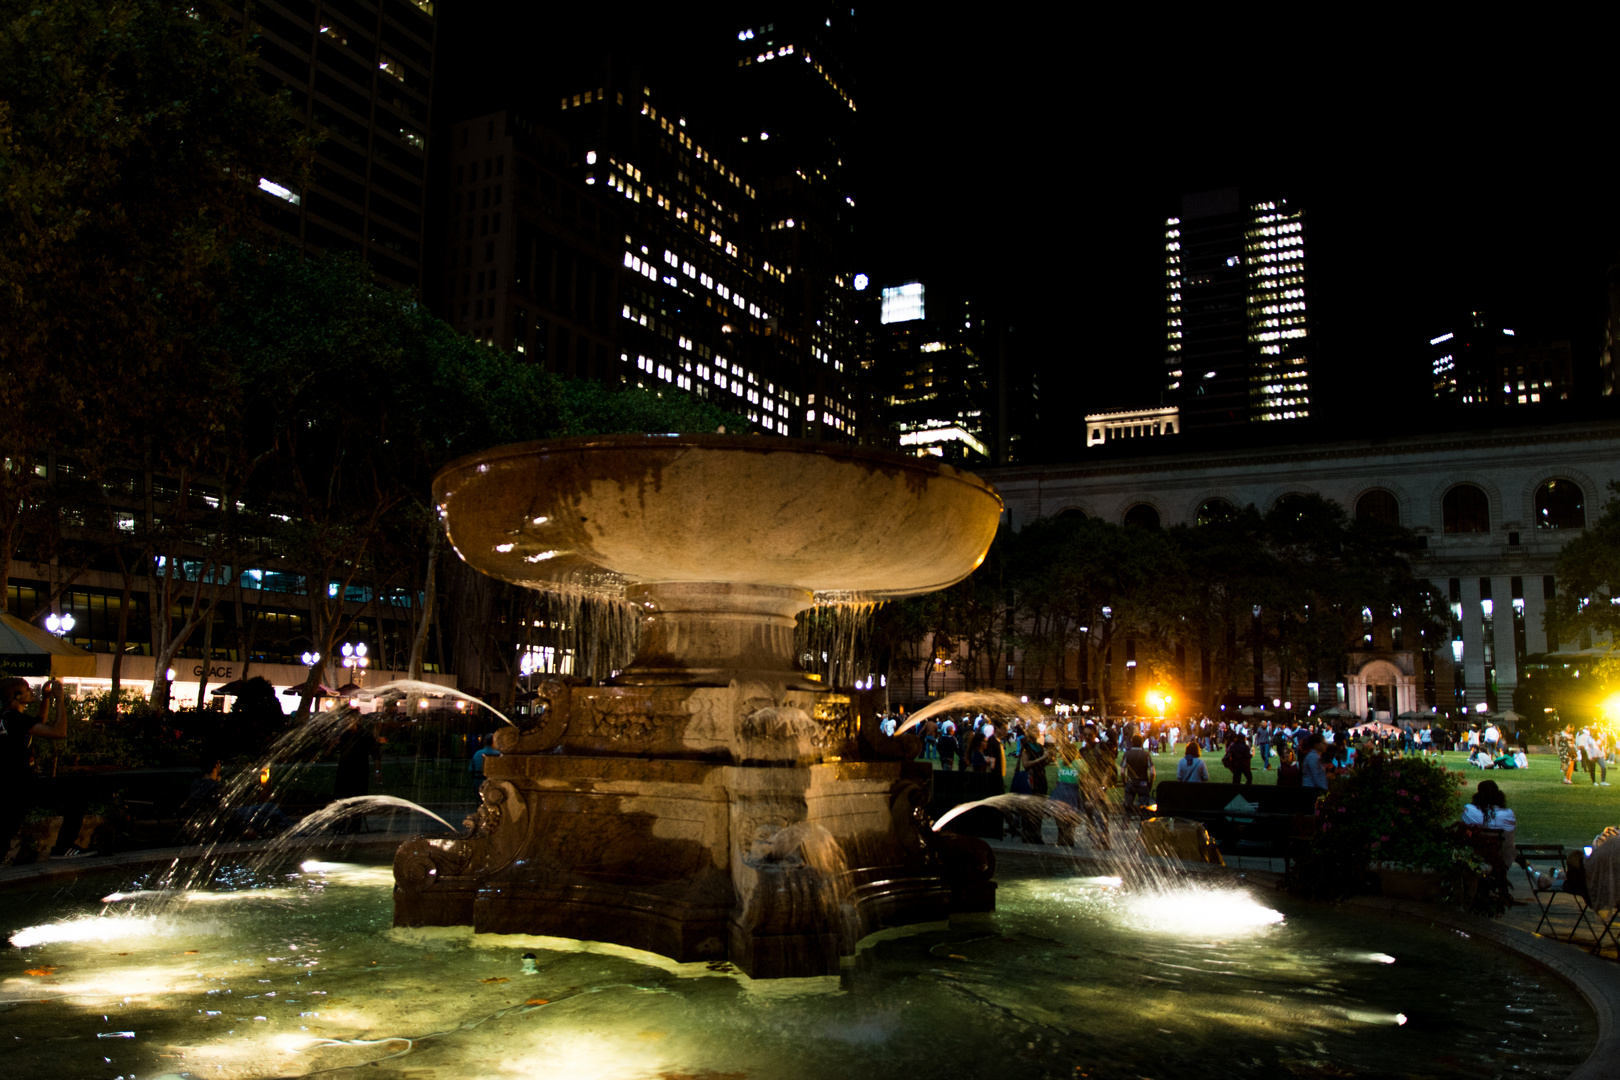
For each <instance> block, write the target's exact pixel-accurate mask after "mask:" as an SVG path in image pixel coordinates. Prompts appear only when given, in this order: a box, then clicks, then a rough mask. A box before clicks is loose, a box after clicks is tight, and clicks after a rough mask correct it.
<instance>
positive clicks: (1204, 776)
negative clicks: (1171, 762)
mask: <svg viewBox="0 0 1620 1080" xmlns="http://www.w3.org/2000/svg"><path fill="white" fill-rule="evenodd" d="M1176 779H1177V780H1180V781H1182V782H1183V783H1188V784H1207V783H1209V766H1208V765H1205V764H1204V754H1203V751H1201V750H1199V749H1198V744H1197V743H1195V742H1190V743H1188V744H1187V752H1186V753H1185V754H1184V755H1183V756H1182V758H1181V760H1180V761H1178V762H1177V763H1176Z"/></svg>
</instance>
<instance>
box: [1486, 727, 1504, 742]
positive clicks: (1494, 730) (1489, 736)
mask: <svg viewBox="0 0 1620 1080" xmlns="http://www.w3.org/2000/svg"><path fill="white" fill-rule="evenodd" d="M1485 741H1486V742H1501V741H1502V732H1501V729H1500V728H1498V727H1497V726H1496V725H1495V724H1492V725H1491V726H1490V727H1488V728H1486V729H1485Z"/></svg>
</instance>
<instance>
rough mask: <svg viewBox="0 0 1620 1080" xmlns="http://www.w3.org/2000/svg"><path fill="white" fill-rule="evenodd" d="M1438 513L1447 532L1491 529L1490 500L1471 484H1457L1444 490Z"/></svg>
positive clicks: (1481, 531)
mask: <svg viewBox="0 0 1620 1080" xmlns="http://www.w3.org/2000/svg"><path fill="white" fill-rule="evenodd" d="M1440 513H1441V517H1442V518H1444V520H1445V531H1446V532H1448V533H1483V532H1490V531H1491V500H1490V499H1488V498H1486V496H1485V493H1484V492H1483V491H1481V490H1480V489H1479V488H1477V487H1475V486H1474V485H1473V484H1458V485H1457V486H1456V487H1454V488H1452V489H1451V490H1450V491H1448V492H1446V497H1445V499H1444V500H1443V501H1442V502H1441V504H1440Z"/></svg>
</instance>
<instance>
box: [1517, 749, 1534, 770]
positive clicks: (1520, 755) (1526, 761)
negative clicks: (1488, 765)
mask: <svg viewBox="0 0 1620 1080" xmlns="http://www.w3.org/2000/svg"><path fill="white" fill-rule="evenodd" d="M1513 767H1514V768H1515V769H1528V768H1529V767H1530V755H1528V754H1526V753H1525V752H1524V748H1523V747H1520V748H1519V749H1517V750H1515V751H1513Z"/></svg>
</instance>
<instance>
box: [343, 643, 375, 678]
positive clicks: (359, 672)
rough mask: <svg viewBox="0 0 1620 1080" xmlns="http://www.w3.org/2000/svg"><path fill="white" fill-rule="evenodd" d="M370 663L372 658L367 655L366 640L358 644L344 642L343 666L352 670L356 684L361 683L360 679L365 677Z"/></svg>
mask: <svg viewBox="0 0 1620 1080" xmlns="http://www.w3.org/2000/svg"><path fill="white" fill-rule="evenodd" d="M370 663H371V660H370V659H369V658H367V656H366V644H365V642H363V641H362V642H361V643H360V644H358V645H351V644H349V643H348V642H347V641H345V642H344V643H343V666H344V667H346V668H348V669H349V671H350V672H352V677H353V679H354V682H355V684H356V685H359V683H360V680H361V679H362V678H364V677H365V674H366V667H367V665H369V664H370Z"/></svg>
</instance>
